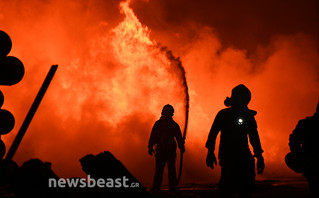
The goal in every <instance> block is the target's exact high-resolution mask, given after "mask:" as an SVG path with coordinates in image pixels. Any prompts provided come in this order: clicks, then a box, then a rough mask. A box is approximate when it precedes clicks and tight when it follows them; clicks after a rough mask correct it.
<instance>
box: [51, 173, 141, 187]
mask: <svg viewBox="0 0 319 198" xmlns="http://www.w3.org/2000/svg"><path fill="white" fill-rule="evenodd" d="M48 182H49V188H57V187H58V188H95V187H99V188H139V183H138V182H131V183H129V179H128V178H127V177H126V176H123V177H122V178H115V179H113V178H106V179H105V178H99V179H94V178H91V176H90V175H88V176H87V178H66V179H64V178H60V179H56V178H49V180H48Z"/></svg>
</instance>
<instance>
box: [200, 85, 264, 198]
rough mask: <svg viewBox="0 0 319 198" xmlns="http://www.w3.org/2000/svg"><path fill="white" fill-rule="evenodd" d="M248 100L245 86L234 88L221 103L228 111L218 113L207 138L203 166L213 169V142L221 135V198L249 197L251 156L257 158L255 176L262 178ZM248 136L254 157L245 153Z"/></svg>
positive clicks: (252, 174)
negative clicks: (259, 175)
mask: <svg viewBox="0 0 319 198" xmlns="http://www.w3.org/2000/svg"><path fill="white" fill-rule="evenodd" d="M250 99H251V92H250V91H249V89H248V88H247V87H246V86H244V85H242V84H240V85H238V86H236V87H235V88H234V89H233V90H232V95H231V98H229V97H227V98H226V100H225V101H224V103H225V105H226V106H227V107H229V108H226V109H222V110H221V111H219V112H218V114H217V115H216V117H215V120H214V123H213V125H212V127H211V130H210V132H209V135H208V139H207V142H206V148H207V149H208V154H207V158H206V164H207V166H209V167H211V168H212V169H214V164H217V160H216V157H215V154H214V150H215V141H216V137H217V135H218V133H219V132H221V134H220V144H219V154H218V158H219V165H220V166H221V177H220V180H219V184H220V193H221V197H232V196H234V195H235V193H238V195H239V197H245V198H247V197H251V193H252V191H253V189H254V187H255V159H254V156H255V157H256V158H257V170H258V174H262V173H263V170H264V167H265V165H264V158H263V156H262V153H263V150H262V148H261V144H260V139H259V135H258V131H257V123H256V120H255V117H254V116H255V115H256V114H257V112H256V111H253V110H250V109H248V107H247V105H248V103H249V102H250ZM248 136H249V141H250V143H251V145H252V147H253V151H254V156H253V155H252V153H251V151H250V149H249V145H248Z"/></svg>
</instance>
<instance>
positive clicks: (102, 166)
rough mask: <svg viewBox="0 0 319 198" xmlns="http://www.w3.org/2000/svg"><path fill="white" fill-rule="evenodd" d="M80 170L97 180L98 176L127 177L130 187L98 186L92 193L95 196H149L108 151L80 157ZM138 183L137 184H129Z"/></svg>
mask: <svg viewBox="0 0 319 198" xmlns="http://www.w3.org/2000/svg"><path fill="white" fill-rule="evenodd" d="M80 163H81V165H82V170H83V171H84V172H85V173H86V174H87V175H90V177H91V178H94V179H95V180H98V179H100V178H103V179H107V178H112V179H117V178H121V179H122V178H123V177H124V176H125V177H127V178H128V181H127V184H128V185H130V187H125V186H123V185H122V186H121V187H119V188H116V187H115V188H99V189H95V191H94V192H92V193H94V195H95V196H97V197H106V196H107V197H149V196H150V194H149V193H148V192H147V190H146V188H145V187H144V186H143V185H142V183H140V182H139V181H138V180H137V179H136V178H135V177H134V176H133V175H132V174H131V173H130V172H129V171H128V170H127V169H126V168H125V166H124V165H123V164H122V163H121V162H120V161H119V160H117V159H116V158H115V157H114V156H113V155H112V154H111V153H110V152H108V151H105V152H103V153H100V154H98V155H96V156H94V155H92V154H90V155H86V156H85V157H83V158H81V159H80ZM132 183H134V184H136V183H138V186H131V184H132Z"/></svg>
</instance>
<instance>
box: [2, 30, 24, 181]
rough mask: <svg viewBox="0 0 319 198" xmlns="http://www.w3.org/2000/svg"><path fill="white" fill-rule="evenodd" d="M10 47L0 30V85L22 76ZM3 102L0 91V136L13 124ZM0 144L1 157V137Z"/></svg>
mask: <svg viewBox="0 0 319 198" xmlns="http://www.w3.org/2000/svg"><path fill="white" fill-rule="evenodd" d="M11 48H12V41H11V38H10V37H9V35H8V34H6V33H5V32H3V31H0V85H14V84H16V83H18V82H19V81H20V80H21V79H22V78H23V76H24V66H23V64H22V62H21V61H20V60H19V59H18V58H16V57H13V56H7V55H8V54H9V52H10V51H11ZM3 103H4V96H3V94H2V92H1V91H0V138H1V135H4V134H7V133H9V132H10V131H11V130H12V129H13V127H14V124H15V120H14V117H13V115H12V114H11V113H10V112H9V111H7V110H4V109H1V107H2V105H3ZM0 144H1V145H0V158H1V159H2V158H3V157H4V155H5V152H6V147H5V145H4V143H3V142H2V140H1V139H0ZM0 171H1V170H0ZM0 177H1V172H0Z"/></svg>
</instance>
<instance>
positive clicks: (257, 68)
mask: <svg viewBox="0 0 319 198" xmlns="http://www.w3.org/2000/svg"><path fill="white" fill-rule="evenodd" d="M174 2H175V3H174ZM174 2H173V1H155V0H152V1H149V2H144V1H133V2H132V7H133V8H134V12H136V13H137V16H138V17H137V18H136V17H135V14H134V12H132V10H130V9H129V8H128V7H124V10H123V7H122V12H121V11H120V8H119V3H120V2H119V1H115V0H114V1H102V0H87V1H81V2H78V1H75V0H74V1H67V2H65V1H62V0H60V1H50V0H49V1H36V0H33V1H32V0H31V1H27V2H24V3H21V2H20V1H1V2H0V7H1V8H3V9H1V11H0V29H1V30H4V31H5V32H7V33H8V34H9V35H10V37H11V39H12V41H13V47H12V51H11V53H10V55H13V56H16V57H18V58H19V59H20V60H21V61H22V62H23V63H24V65H25V69H26V72H25V76H24V78H23V80H22V81H21V82H20V83H18V84H17V85H15V86H11V87H1V91H2V92H3V93H4V97H5V101H4V106H3V108H5V109H7V110H9V111H10V112H12V113H13V115H14V116H15V118H16V126H15V128H14V130H13V131H12V132H10V133H9V134H7V135H5V136H2V137H1V138H2V139H3V140H4V142H5V144H6V146H7V148H8V147H9V146H10V145H11V142H12V141H13V138H14V137H15V135H16V133H17V131H18V129H19V127H20V126H21V124H22V121H23V119H24V117H25V115H26V113H27V111H28V109H29V107H30V106H31V104H32V102H33V100H34V98H35V96H36V93H37V91H38V89H39V88H40V85H41V83H42V81H43V80H44V77H45V75H46V73H47V72H48V70H49V67H50V66H51V65H52V64H59V69H58V71H57V73H56V75H55V77H54V79H53V81H52V83H51V86H50V87H49V89H48V91H47V93H46V95H45V96H44V99H43V101H42V103H41V104H40V107H39V109H38V111H37V113H36V115H35V117H34V119H33V120H32V122H31V125H30V127H29V129H28V131H27V132H26V135H25V137H24V139H23V140H22V143H21V145H20V147H19V148H18V150H17V153H16V155H15V157H14V160H15V161H17V162H18V164H20V165H21V164H22V163H23V162H24V161H26V160H28V159H30V158H40V159H41V160H44V161H50V162H52V168H53V171H55V172H56V173H57V175H58V176H61V177H73V176H84V172H83V171H82V170H81V166H80V163H79V161H78V160H79V159H80V158H81V157H83V156H84V155H86V154H88V153H92V154H97V153H99V152H101V151H104V150H109V151H111V152H112V153H113V154H114V155H115V156H116V157H117V158H118V159H119V160H121V161H122V162H123V164H124V165H125V166H126V167H127V168H128V169H129V170H130V171H131V172H132V174H133V175H134V176H136V177H137V178H138V179H139V180H140V181H141V182H143V184H146V185H150V184H151V182H152V177H153V173H154V168H155V167H154V166H155V164H154V159H153V158H152V157H150V156H148V154H147V141H148V138H149V134H150V130H151V128H152V125H153V124H154V122H155V121H156V119H157V118H158V117H159V116H160V112H161V109H162V107H163V106H164V105H165V104H167V103H170V104H172V105H173V106H174V108H175V110H176V113H175V115H174V119H175V120H176V121H177V122H178V123H179V124H180V125H182V124H184V126H185V127H184V130H186V128H187V140H186V152H185V154H184V155H185V156H184V168H183V176H182V180H181V183H189V182H217V181H218V177H219V167H217V169H216V170H215V171H211V170H210V169H209V168H207V167H206V165H205V157H206V152H207V151H206V149H205V147H204V145H205V142H206V139H207V136H208V132H209V129H210V127H211V124H212V121H213V119H214V117H215V115H216V114H217V112H218V111H219V110H220V109H222V108H224V105H223V101H224V99H225V97H226V96H229V95H230V93H231V89H232V88H233V87H235V86H236V85H238V84H240V83H243V84H245V85H246V86H247V87H248V88H249V89H250V90H251V92H252V101H251V103H250V105H249V107H250V108H251V109H254V110H257V112H258V114H257V116H256V120H257V124H258V130H259V133H260V138H261V143H262V146H263V149H264V150H265V153H264V157H265V163H266V169H265V173H264V176H263V177H259V176H258V177H257V179H262V178H265V177H280V176H296V174H294V173H292V171H290V170H289V169H288V168H287V167H286V166H285V164H284V162H283V158H284V155H285V154H286V153H287V152H288V150H289V148H288V137H289V134H290V133H291V131H292V130H293V129H294V127H295V126H296V124H297V122H298V120H300V119H302V118H304V117H306V116H309V115H312V114H313V113H314V111H315V108H316V104H317V102H318V98H319V90H318V87H319V86H318V85H319V79H318V76H319V71H318V65H319V51H318V46H317V37H316V36H315V35H316V29H315V28H316V27H317V26H315V25H313V24H314V23H315V22H317V21H316V20H314V18H312V17H313V16H316V14H314V15H313V14H311V13H313V12H312V10H313V8H314V7H315V6H311V5H312V4H311V3H309V2H308V1H302V2H306V3H305V4H303V5H299V4H300V3H298V5H297V6H293V4H292V5H291V6H290V7H289V8H287V9H284V10H288V11H287V13H288V14H287V13H285V12H284V11H283V9H280V8H282V6H279V7H278V6H271V5H267V6H266V7H267V8H269V9H268V10H269V11H267V12H265V11H261V7H264V6H261V7H259V6H257V5H254V4H248V3H245V2H244V3H243V4H238V5H237V6H234V5H233V4H231V5H232V6H231V8H229V7H227V5H226V4H224V3H218V2H217V3H216V2H213V3H210V2H212V1H209V2H206V3H205V2H201V1H199V2H196V3H194V4H191V3H189V2H186V1H181V2H179V1H174ZM267 2H268V1H267ZM263 4H266V3H263ZM182 5H184V7H183V6H182ZM145 6H147V7H145ZM238 7H240V8H244V9H245V10H246V12H240V10H241V9H238ZM297 7H298V9H296V8H297ZM300 7H302V8H305V9H299V8H300ZM168 8H169V9H168ZM177 8H178V9H177ZM204 8H205V9H204ZM235 8H236V9H235ZM271 8H273V9H271ZM275 8H276V10H274V9H275ZM125 9H126V10H125ZM277 9H278V10H277ZM296 10H300V12H297V13H295V12H294V11H296ZM141 11H143V12H141ZM267 13H275V15H274V16H272V17H270V18H271V20H268V19H267V17H268V16H267ZM280 13H282V14H280ZM286 14H287V16H286ZM292 14H295V15H294V16H295V17H294V18H295V19H296V20H295V23H294V22H292V21H293V20H292V21H290V22H287V23H285V22H286V20H285V18H289V16H291V15H292ZM128 16H129V17H128ZM254 16H255V17H254ZM281 16H285V17H281ZM234 19H236V20H234ZM248 19H250V20H248ZM252 19H254V20H252ZM233 20H234V21H233ZM276 20H277V22H274V21H276ZM139 21H141V22H142V23H140V22H139ZM232 21H233V22H232ZM234 23H236V24H239V25H238V26H236V25H234ZM130 24H134V25H130ZM311 27H313V28H314V29H311ZM265 30H267V31H265ZM277 30H278V31H277ZM263 33H265V34H263ZM159 43H162V44H163V45H164V46H168V48H169V49H170V50H171V51H172V52H173V53H174V56H173V55H172V54H173V53H171V52H170V51H169V50H167V48H162V46H161V45H159ZM176 57H180V58H176ZM181 62H183V67H184V70H183V67H181V66H182V64H181ZM186 72H187V73H186ZM186 77H187V84H186ZM188 91H189V96H188V95H187V92H188ZM189 97H190V98H191V100H190V101H189V105H188V103H187V102H188V98H189ZM185 100H186V102H185ZM188 107H190V108H189V122H187V119H188V117H187V115H188V113H187V112H188ZM185 114H186V116H185ZM187 123H188V126H187ZM217 142H218V140H217ZM217 146H218V145H217ZM164 178H166V177H164Z"/></svg>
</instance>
